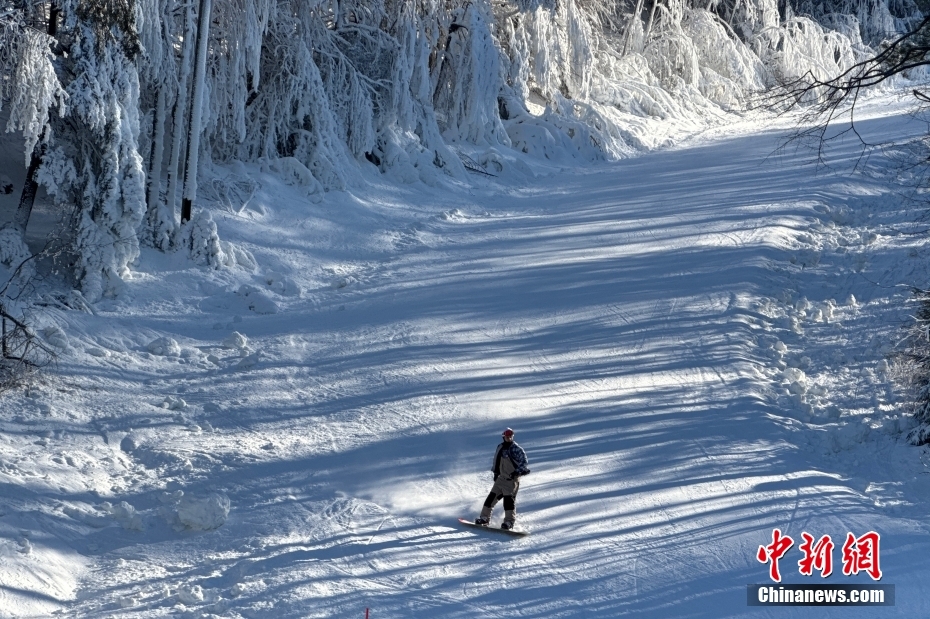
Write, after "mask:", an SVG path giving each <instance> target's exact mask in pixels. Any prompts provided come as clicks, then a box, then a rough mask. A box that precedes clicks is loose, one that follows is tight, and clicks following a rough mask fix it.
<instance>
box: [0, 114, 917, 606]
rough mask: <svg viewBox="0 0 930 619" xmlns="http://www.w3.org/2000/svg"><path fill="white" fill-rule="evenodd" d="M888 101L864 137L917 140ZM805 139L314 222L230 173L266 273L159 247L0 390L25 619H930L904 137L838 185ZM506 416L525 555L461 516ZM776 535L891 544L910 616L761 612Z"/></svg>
mask: <svg viewBox="0 0 930 619" xmlns="http://www.w3.org/2000/svg"><path fill="white" fill-rule="evenodd" d="M888 101H889V100H888V99H881V100H878V101H875V102H873V103H872V105H871V107H869V108H868V109H867V110H864V111H863V112H862V116H861V117H860V122H859V125H858V128H859V130H860V131H861V132H863V134H864V135H866V136H876V137H881V138H883V139H888V138H893V139H900V140H901V141H906V140H908V139H910V138H911V137H912V136H918V135H920V134H921V131H922V129H923V126H922V125H921V124H920V123H919V122H917V121H915V120H914V119H912V118H910V117H909V116H907V115H906V114H905V113H904V111H903V110H904V106H903V105H901V104H899V103H888ZM787 130H788V129H787V128H786V126H782V127H780V128H776V129H771V130H765V129H763V128H762V127H761V125H760V124H759V121H758V120H747V121H745V122H743V123H735V124H733V125H731V126H729V127H727V128H725V129H718V130H714V131H709V132H707V133H705V134H703V135H700V136H697V137H695V138H693V139H691V140H689V141H686V142H685V143H683V144H682V145H680V146H679V147H676V148H674V149H669V150H664V151H661V152H654V153H651V154H647V155H644V156H641V157H638V158H635V159H629V160H624V161H621V162H618V163H613V164H609V165H601V166H598V167H593V168H589V169H565V170H561V171H557V172H554V173H551V174H548V175H540V176H538V177H536V178H534V179H525V180H523V181H522V182H515V181H512V180H511V181H510V182H506V183H505V182H503V181H501V180H499V179H490V178H489V179H485V178H477V177H476V179H475V182H474V184H473V185H472V186H456V187H452V188H449V187H445V188H431V187H426V186H425V185H422V184H417V185H412V186H401V187H398V186H396V185H393V184H389V183H387V182H386V181H384V180H383V179H382V178H381V177H380V176H378V175H377V174H376V173H374V172H370V171H365V174H366V175H367V180H368V181H369V182H370V186H369V188H367V189H364V190H356V191H355V192H353V193H343V194H340V193H334V194H329V195H328V196H327V199H326V200H325V201H324V202H323V203H322V204H310V203H309V202H308V199H307V196H306V195H305V194H302V193H301V189H300V187H299V186H288V185H285V184H283V183H281V182H280V181H279V180H276V178H275V177H274V176H271V175H268V174H264V173H262V172H261V171H260V170H259V169H258V168H251V167H247V166H239V167H237V168H236V169H234V170H228V171H220V172H218V176H217V178H218V183H217V184H216V185H218V186H220V187H224V186H225V187H233V186H235V183H236V182H244V180H245V179H251V181H253V182H257V183H259V184H260V189H258V191H257V192H256V193H255V195H254V196H253V197H252V198H251V200H249V202H248V203H247V204H242V203H241V202H238V203H237V202H235V201H234V200H232V199H230V198H229V195H231V194H230V193H229V192H227V193H226V194H223V195H225V196H226V197H227V199H226V200H225V202H224V201H221V200H219V199H217V200H216V202H215V204H214V207H213V216H214V220H215V221H216V223H217V226H218V228H219V232H220V236H221V238H223V239H224V240H225V241H229V242H231V243H232V244H233V246H235V247H237V248H239V250H240V258H241V260H240V262H241V263H245V264H246V265H247V264H248V258H249V256H251V258H252V259H254V261H255V264H256V265H257V266H256V267H255V268H254V269H250V268H248V266H241V265H240V266H236V267H231V268H222V269H218V270H214V269H210V268H207V267H201V266H197V265H194V264H192V263H191V262H190V261H189V260H187V259H186V258H184V257H182V256H180V255H167V256H166V255H163V254H159V253H157V252H155V251H148V252H144V253H143V256H142V259H141V261H140V263H139V265H138V268H137V271H135V272H134V274H133V279H132V280H131V281H129V282H128V283H127V285H126V287H125V289H124V290H123V291H122V292H121V294H120V295H119V296H118V297H117V298H116V299H111V300H105V301H102V302H101V303H99V304H97V305H96V306H95V308H94V312H95V313H90V312H80V311H75V310H68V309H65V308H64V307H63V306H62V307H55V306H54V305H50V306H49V307H48V308H47V309H46V310H45V313H43V314H42V315H41V317H40V318H41V320H42V321H43V324H44V325H45V331H44V332H43V333H44V334H45V337H46V338H47V339H48V340H49V341H50V342H52V343H54V345H56V346H57V347H58V348H59V349H60V350H61V356H60V358H59V361H58V363H57V364H56V366H55V367H53V368H50V369H49V371H47V372H46V374H45V376H44V378H43V380H42V382H41V383H40V384H38V385H37V386H35V387H33V388H31V389H29V391H28V392H26V393H23V392H17V393H12V394H7V395H5V396H4V399H3V400H2V401H0V430H2V433H0V487H2V491H0V494H2V496H3V497H4V498H3V501H2V503H0V616H3V617H26V616H35V617H38V616H48V615H50V614H53V613H56V612H57V613H58V616H67V617H161V616H184V617H187V616H190V617H198V616H220V617H336V616H338V617H359V618H360V617H363V616H364V613H365V609H366V608H370V609H371V615H370V616H371V618H372V619H380V618H387V617H476V616H484V615H495V616H498V615H499V616H518V617H546V618H555V617H618V616H628V615H629V616H637V617H706V618H711V617H741V616H752V617H761V616H772V617H779V618H781V617H825V616H826V617H840V616H842V617H848V616H854V617H857V616H861V617H866V616H879V615H880V616H900V617H919V616H926V615H927V614H928V612H930V602H927V601H926V597H925V596H924V595H923V590H924V589H923V584H924V583H925V582H926V581H927V578H928V576H930V559H928V558H927V557H928V556H930V552H928V551H930V540H928V535H927V533H928V530H927V526H926V525H925V523H924V519H925V518H924V517H925V514H926V513H927V511H928V508H930V502H928V490H930V479H928V478H927V477H926V476H925V475H924V473H926V472H927V468H926V467H925V466H924V463H923V462H922V460H921V457H926V456H927V453H926V450H925V449H918V448H914V447H910V446H907V445H906V444H905V443H904V442H903V440H902V438H901V435H900V432H901V430H902V429H906V428H907V427H908V421H907V420H906V419H904V418H903V417H902V416H901V415H900V413H899V412H898V411H897V410H896V408H895V406H894V394H893V393H892V391H891V387H890V381H889V378H888V376H887V363H883V355H885V354H886V353H887V352H888V350H889V346H890V344H891V343H892V342H893V341H894V339H895V337H896V333H897V332H896V329H897V328H898V327H897V324H898V323H899V322H900V321H902V320H904V319H905V318H906V316H907V314H908V311H909V310H908V307H907V306H906V305H905V304H903V303H902V301H903V300H905V299H906V298H907V297H908V290H907V289H906V288H904V287H901V286H898V284H902V283H906V284H918V285H919V284H921V283H922V282H924V280H925V277H924V275H923V274H924V273H925V272H926V268H927V260H928V255H927V251H926V248H925V241H924V235H923V234H921V232H922V229H923V228H922V226H920V225H917V224H914V223H913V222H915V221H917V219H918V217H919V215H920V211H919V209H918V207H916V206H915V205H914V204H912V203H910V202H908V201H907V200H905V199H904V198H903V197H902V195H903V193H905V187H904V185H903V184H900V183H899V182H898V181H895V180H894V179H893V178H892V182H889V171H890V170H891V169H892V167H893V166H894V165H895V162H896V158H897V157H898V156H899V155H900V154H901V153H902V152H903V147H902V148H891V149H888V150H886V151H884V152H876V153H873V155H872V156H871V157H869V158H868V159H859V158H858V156H859V154H860V148H859V146H860V145H859V143H858V142H857V141H856V140H855V139H853V138H852V136H846V138H844V139H840V140H837V141H836V142H833V143H831V144H830V145H829V146H828V148H827V150H826V151H825V153H824V154H825V158H826V161H827V163H828V164H830V165H831V166H832V167H823V166H820V167H818V166H817V165H816V164H815V163H814V162H813V161H812V160H811V159H812V153H811V152H810V151H807V150H803V149H802V150H799V151H795V150H792V149H782V150H778V149H779V146H780V145H781V144H783V140H784V137H785V135H786V131H787ZM854 164H858V165H859V171H858V173H855V174H854V173H853V171H852V168H853V166H854ZM217 191H218V190H217ZM235 195H238V194H235ZM227 249H229V247H227ZM244 252H249V255H246V254H245V253H244ZM505 426H511V427H513V428H514V429H515V430H516V432H517V441H518V442H519V443H520V444H521V445H522V446H523V447H524V448H525V449H526V450H527V453H528V455H529V458H530V467H531V468H532V470H533V473H532V474H531V475H530V476H529V477H527V478H526V480H525V482H524V485H523V489H522V490H521V494H520V500H519V513H520V519H519V521H520V524H521V526H524V527H526V528H528V529H530V530H531V531H532V535H530V536H528V537H526V538H523V539H510V538H506V537H504V536H497V535H490V534H481V533H480V532H477V533H476V532H475V531H472V530H466V529H463V528H460V527H458V526H456V525H457V523H456V522H455V518H456V517H457V516H473V515H474V514H476V513H477V511H478V509H479V508H480V504H481V501H482V500H483V498H484V496H485V495H486V493H487V491H488V489H489V487H490V473H489V472H488V471H487V469H488V467H489V464H490V457H491V455H492V453H493V449H494V447H495V445H496V444H497V442H498V437H499V432H500V430H501V429H503V428H504V427H505ZM496 516H497V518H496V519H499V517H500V514H497V515H496ZM775 527H779V528H781V529H782V531H783V532H785V533H787V534H790V535H791V536H793V537H794V538H795V539H796V540H800V534H801V532H802V531H807V532H810V533H811V534H813V535H815V536H817V537H819V536H820V535H824V534H830V535H831V536H832V537H833V539H834V540H835V541H837V540H838V545H840V544H841V543H842V539H843V538H844V536H845V534H846V532H847V531H850V532H853V533H855V534H856V535H861V534H863V533H865V532H866V531H868V530H875V531H877V532H879V533H880V534H881V536H882V538H881V540H882V542H881V543H882V546H881V551H882V552H881V561H882V569H883V571H884V574H885V577H884V579H883V581H882V582H883V583H886V584H894V585H896V587H897V603H896V606H895V607H894V608H884V609H880V612H875V611H876V609H852V610H851V609H846V608H828V609H823V608H788V607H783V608H777V609H772V610H765V609H758V608H750V607H747V605H746V585H747V584H749V583H765V582H767V573H768V572H767V567H766V566H765V565H763V564H761V563H759V562H758V561H757V560H756V559H755V554H756V550H757V548H758V546H759V545H761V544H767V543H769V542H770V541H771V534H772V529H773V528H775ZM837 552H838V551H837ZM795 554H797V553H796V552H795V551H793V552H792V554H789V556H788V557H786V559H785V560H783V561H782V571H783V573H784V574H785V581H786V582H807V581H808V580H811V581H813V580H814V579H808V580H806V579H805V578H804V577H802V576H800V575H799V574H798V573H797V569H796V567H795V566H794V562H796V560H797V558H798V557H797V556H794V555H795ZM834 560H835V562H836V564H837V565H838V564H839V558H838V556H835V557H834ZM835 571H836V573H835V574H834V575H833V576H831V577H830V578H829V579H827V582H830V583H849V582H871V581H870V580H869V578H868V577H867V576H864V575H860V576H857V577H852V578H849V577H844V576H842V575H839V574H838V573H839V569H836V570H835ZM816 580H817V581H818V582H819V580H820V579H819V578H817V579H816Z"/></svg>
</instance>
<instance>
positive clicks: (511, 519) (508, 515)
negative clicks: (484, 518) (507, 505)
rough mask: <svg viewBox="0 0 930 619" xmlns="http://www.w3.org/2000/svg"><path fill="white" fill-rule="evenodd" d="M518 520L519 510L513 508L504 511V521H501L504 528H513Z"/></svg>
mask: <svg viewBox="0 0 930 619" xmlns="http://www.w3.org/2000/svg"><path fill="white" fill-rule="evenodd" d="M516 521H517V510H515V509H511V510H507V511H505V512H504V522H502V523H501V528H502V529H506V530H509V529H512V528H513V525H514V523H515V522H516Z"/></svg>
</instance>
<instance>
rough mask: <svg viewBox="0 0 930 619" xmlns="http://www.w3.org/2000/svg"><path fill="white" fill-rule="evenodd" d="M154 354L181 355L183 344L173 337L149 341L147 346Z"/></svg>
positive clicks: (161, 355) (162, 355) (160, 355)
mask: <svg viewBox="0 0 930 619" xmlns="http://www.w3.org/2000/svg"><path fill="white" fill-rule="evenodd" d="M145 348H146V349H147V350H148V351H149V352H150V353H152V354H153V355H157V356H159V357H180V356H181V346H180V345H179V344H178V342H177V340H175V339H174V338H171V337H160V338H158V339H157V340H153V341H151V342H149V344H148V346H146V347H145Z"/></svg>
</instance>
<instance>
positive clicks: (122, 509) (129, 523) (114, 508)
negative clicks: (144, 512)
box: [101, 501, 144, 531]
mask: <svg viewBox="0 0 930 619" xmlns="http://www.w3.org/2000/svg"><path fill="white" fill-rule="evenodd" d="M101 507H102V508H103V510H104V511H106V512H108V513H109V514H110V515H111V516H113V518H114V519H115V520H116V521H117V522H118V523H120V525H122V527H123V528H124V529H129V530H131V531H142V530H143V528H144V527H143V526H142V516H141V515H140V514H139V513H138V512H136V508H135V507H133V506H132V505H130V504H129V503H127V502H126V501H120V503H119V505H112V504H111V503H109V502H106V503H103V504H102V505H101Z"/></svg>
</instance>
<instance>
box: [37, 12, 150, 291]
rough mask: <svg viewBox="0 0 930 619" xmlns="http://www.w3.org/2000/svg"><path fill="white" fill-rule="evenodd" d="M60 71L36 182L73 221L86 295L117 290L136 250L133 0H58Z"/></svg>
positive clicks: (140, 191)
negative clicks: (57, 111) (56, 117)
mask: <svg viewBox="0 0 930 619" xmlns="http://www.w3.org/2000/svg"><path fill="white" fill-rule="evenodd" d="M61 9H62V18H63V23H62V26H61V28H60V35H59V39H60V42H61V44H62V45H64V46H65V47H66V49H67V55H66V57H65V58H64V59H63V60H62V61H61V74H62V76H63V80H62V81H63V82H64V87H65V91H66V93H67V95H68V102H69V109H68V114H67V117H66V119H64V121H63V122H57V123H55V124H54V127H55V131H54V136H55V137H54V140H53V141H52V143H51V146H50V148H49V149H48V152H47V153H46V155H45V157H44V160H43V162H42V166H41V167H40V169H39V181H40V182H41V183H42V184H43V185H44V186H45V187H46V189H47V190H48V192H49V194H50V195H52V196H53V197H54V198H55V200H56V202H57V203H58V204H60V205H61V206H62V207H63V208H66V209H69V211H70V213H71V218H72V220H73V226H72V228H71V229H72V230H73V234H74V236H73V238H72V239H71V241H72V243H73V246H74V248H75V250H76V252H77V255H78V259H77V262H76V264H75V277H76V278H77V280H78V281H79V283H80V285H81V287H82V289H83V291H84V295H85V296H86V297H87V298H88V299H91V300H94V299H98V298H100V296H102V295H103V294H106V293H112V292H115V291H116V290H117V289H118V285H119V282H120V281H121V278H122V277H123V276H124V275H125V274H126V273H127V272H128V269H129V266H130V264H132V262H133V261H134V260H135V259H136V257H137V256H138V253H139V238H138V232H139V226H140V223H141V222H142V217H143V216H144V214H145V171H144V169H143V165H142V157H141V155H140V154H139V148H138V136H139V98H140V93H139V78H138V71H137V69H136V64H135V61H136V59H137V57H138V55H139V54H140V53H141V46H140V42H139V38H138V35H137V32H136V6H135V3H134V2H132V0H125V1H121V2H109V1H104V0H80V1H78V0H67V1H65V2H62V5H61Z"/></svg>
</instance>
